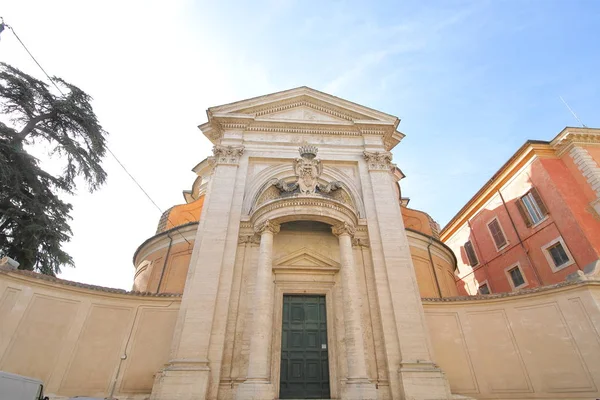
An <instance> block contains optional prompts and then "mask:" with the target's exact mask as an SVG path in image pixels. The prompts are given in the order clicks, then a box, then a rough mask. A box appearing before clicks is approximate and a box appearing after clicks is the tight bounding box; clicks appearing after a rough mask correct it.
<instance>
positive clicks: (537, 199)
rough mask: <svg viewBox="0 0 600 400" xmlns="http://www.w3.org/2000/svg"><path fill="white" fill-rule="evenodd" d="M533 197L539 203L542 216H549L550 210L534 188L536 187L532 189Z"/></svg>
mask: <svg viewBox="0 0 600 400" xmlns="http://www.w3.org/2000/svg"><path fill="white" fill-rule="evenodd" d="M531 195H532V196H533V199H534V200H535V202H536V203H537V206H538V207H539V209H540V211H541V212H542V214H543V215H548V209H547V208H546V205H545V204H544V202H543V201H542V198H541V196H540V194H539V192H538V191H537V189H536V188H534V187H532V188H531Z"/></svg>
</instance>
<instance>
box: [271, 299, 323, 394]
mask: <svg viewBox="0 0 600 400" xmlns="http://www.w3.org/2000/svg"><path fill="white" fill-rule="evenodd" d="M282 320H283V329H282V332H281V377H280V380H281V385H280V391H279V398H281V399H328V398H329V359H328V357H327V314H326V311H325V296H302V295H299V296H297V295H284V296H283V318H282Z"/></svg>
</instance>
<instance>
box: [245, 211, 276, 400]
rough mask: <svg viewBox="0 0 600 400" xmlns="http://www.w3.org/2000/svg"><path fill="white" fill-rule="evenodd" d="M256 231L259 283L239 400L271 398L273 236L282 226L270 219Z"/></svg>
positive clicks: (272, 388) (255, 296)
mask: <svg viewBox="0 0 600 400" xmlns="http://www.w3.org/2000/svg"><path fill="white" fill-rule="evenodd" d="M255 231H256V232H257V233H258V234H260V248H259V253H258V266H257V268H256V284H255V286H254V301H253V304H252V305H253V309H254V312H253V318H252V327H251V329H252V331H251V332H252V336H251V337H250V354H249V356H248V374H247V377H246V380H245V381H244V383H243V384H241V385H240V386H239V387H238V390H237V392H236V398H237V399H272V398H273V397H274V387H273V384H272V382H271V341H272V337H273V290H274V287H273V236H274V235H275V234H276V233H278V232H279V225H277V224H274V223H273V222H271V221H269V220H267V221H265V222H264V223H263V224H261V225H260V226H258V227H257V228H256V229H255Z"/></svg>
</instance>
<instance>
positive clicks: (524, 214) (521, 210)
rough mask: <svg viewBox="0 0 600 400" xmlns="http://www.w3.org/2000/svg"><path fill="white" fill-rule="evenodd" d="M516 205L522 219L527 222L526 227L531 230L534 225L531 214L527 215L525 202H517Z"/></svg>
mask: <svg viewBox="0 0 600 400" xmlns="http://www.w3.org/2000/svg"><path fill="white" fill-rule="evenodd" d="M516 204H517V209H518V210H519V214H521V218H523V221H525V225H527V227H528V228H529V227H530V226H531V225H533V224H532V222H531V218H529V214H528V213H527V210H526V209H525V206H524V205H523V200H521V199H519V200H517V202H516Z"/></svg>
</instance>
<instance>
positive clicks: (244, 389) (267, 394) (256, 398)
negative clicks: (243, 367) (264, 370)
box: [235, 379, 275, 400]
mask: <svg viewBox="0 0 600 400" xmlns="http://www.w3.org/2000/svg"><path fill="white" fill-rule="evenodd" d="M274 398H275V388H274V387H273V384H272V383H271V382H270V381H268V380H264V379H246V380H245V381H244V382H243V383H242V384H240V385H239V386H238V387H237V391H236V392H235V400H273V399H274Z"/></svg>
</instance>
